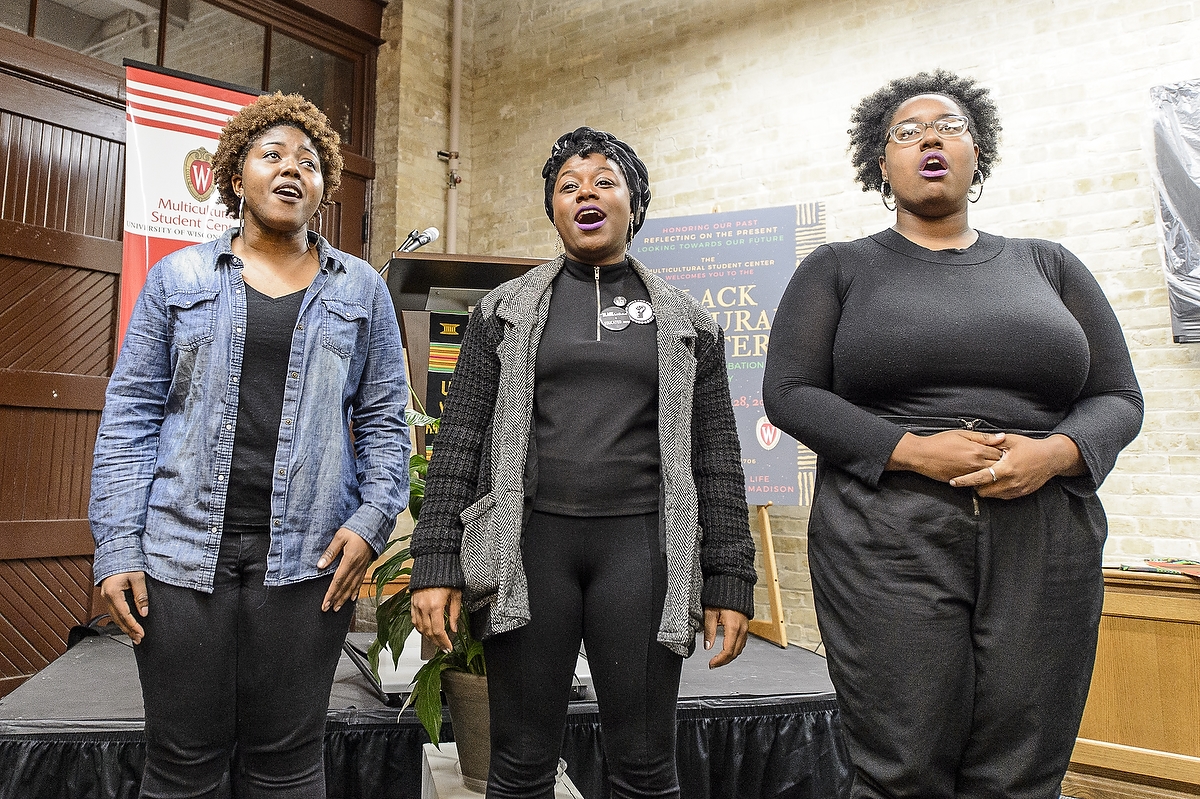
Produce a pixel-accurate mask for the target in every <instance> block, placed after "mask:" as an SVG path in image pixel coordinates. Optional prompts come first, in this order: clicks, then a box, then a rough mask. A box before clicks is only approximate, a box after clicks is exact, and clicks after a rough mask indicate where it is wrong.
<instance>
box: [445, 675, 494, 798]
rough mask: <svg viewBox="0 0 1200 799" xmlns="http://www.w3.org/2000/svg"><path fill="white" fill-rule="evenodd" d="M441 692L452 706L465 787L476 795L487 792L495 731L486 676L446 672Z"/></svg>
mask: <svg viewBox="0 0 1200 799" xmlns="http://www.w3.org/2000/svg"><path fill="white" fill-rule="evenodd" d="M442 690H443V691H444V692H445V693H446V702H447V704H449V705H450V722H451V723H452V724H453V725H454V743H455V744H456V745H457V746H458V765H459V770H460V771H461V772H462V778H463V785H465V786H466V787H467V788H469V789H470V790H472V791H475V792H476V793H483V792H484V791H485V790H486V789H487V777H488V764H489V762H490V760H491V756H492V738H491V734H492V729H491V722H490V718H489V713H488V688H487V677H485V676H483V675H481V674H468V673H466V672H465V671H443V672H442Z"/></svg>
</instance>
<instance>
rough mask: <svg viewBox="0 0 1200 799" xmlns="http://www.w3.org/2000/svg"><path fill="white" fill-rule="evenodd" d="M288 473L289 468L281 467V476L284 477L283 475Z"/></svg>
mask: <svg viewBox="0 0 1200 799" xmlns="http://www.w3.org/2000/svg"><path fill="white" fill-rule="evenodd" d="M286 474H287V469H280V470H279V476H280V477H283V476H284V475H286Z"/></svg>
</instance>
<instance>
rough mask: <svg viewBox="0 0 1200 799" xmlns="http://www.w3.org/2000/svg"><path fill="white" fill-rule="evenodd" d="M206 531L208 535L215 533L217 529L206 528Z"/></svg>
mask: <svg viewBox="0 0 1200 799" xmlns="http://www.w3.org/2000/svg"><path fill="white" fill-rule="evenodd" d="M208 531H209V532H210V533H215V532H216V531H217V528H215V527H210V528H208Z"/></svg>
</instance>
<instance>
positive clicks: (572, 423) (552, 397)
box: [533, 259, 660, 516]
mask: <svg viewBox="0 0 1200 799" xmlns="http://www.w3.org/2000/svg"><path fill="white" fill-rule="evenodd" d="M657 335H658V325H657V324H656V323H655V321H654V316H653V308H652V307H651V305H650V295H649V293H648V292H647V291H646V286H645V285H644V284H643V283H642V281H641V278H639V277H638V275H637V273H636V272H634V270H633V267H631V266H630V265H629V262H628V261H623V262H621V263H619V264H615V265H613V266H605V267H601V268H600V271H599V276H598V277H597V274H596V271H595V267H592V266H586V265H584V264H580V263H576V262H574V261H571V260H570V259H568V260H567V261H566V265H565V266H564V268H563V270H562V271H561V272H559V274H558V276H557V277H556V278H555V279H554V284H553V288H552V293H551V296H550V312H549V318H548V319H547V320H546V326H545V329H544V330H543V331H542V336H541V340H540V342H539V344H538V351H537V363H536V383H535V388H534V403H533V414H534V417H533V418H534V429H535V445H536V447H537V475H538V485H537V491H536V493H535V495H534V503H533V506H534V509H535V510H538V511H542V512H546V513H559V514H563V515H567V516H624V515H631V514H637V513H649V512H652V511H655V510H657V509H658V498H659V482H660V469H659V465H660V464H659V457H660V456H659V446H658V339H657Z"/></svg>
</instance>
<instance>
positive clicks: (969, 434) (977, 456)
mask: <svg viewBox="0 0 1200 799" xmlns="http://www.w3.org/2000/svg"><path fill="white" fill-rule="evenodd" d="M1003 443H1004V433H981V432H979V431H977V430H944V431H942V432H940V433H935V434H933V435H931V436H918V435H915V434H914V433H905V434H904V437H903V438H901V439H900V443H898V444H896V448H895V449H894V450H892V457H891V458H889V459H888V462H887V466H885V467H884V468H885V469H887V470H889V471H902V470H903V471H910V472H916V473H917V474H921V475H924V476H925V477H929V478H931V479H933V480H938V481H939V482H942V483H948V482H950V480H951V479H953V478H955V477H961V476H962V475H964V474H969V473H970V472H975V471H979V470H980V469H986V468H988V467H989V466H992V465H994V464H995V463H996V461H998V460H1000V458H1001V457H1002V456H1003V455H1004V450H1002V449H1000V446H1001V445H1002V444H1003Z"/></svg>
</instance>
